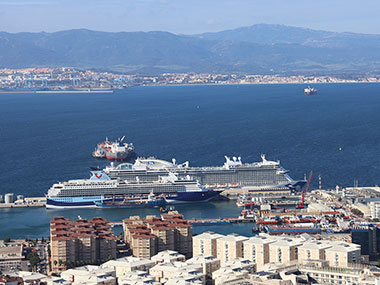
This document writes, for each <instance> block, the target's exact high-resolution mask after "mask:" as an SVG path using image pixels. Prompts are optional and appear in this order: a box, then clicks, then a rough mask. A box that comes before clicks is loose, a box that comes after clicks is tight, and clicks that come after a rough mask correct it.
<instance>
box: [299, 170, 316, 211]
mask: <svg viewBox="0 0 380 285" xmlns="http://www.w3.org/2000/svg"><path fill="white" fill-rule="evenodd" d="M312 176H313V170H310V173H309V178H308V179H307V183H306V187H305V190H303V191H302V196H301V197H302V198H301V202H300V203H298V204H297V208H298V209H303V208H304V207H305V194H306V192H307V191H308V190H309V186H310V181H311V177H312Z"/></svg>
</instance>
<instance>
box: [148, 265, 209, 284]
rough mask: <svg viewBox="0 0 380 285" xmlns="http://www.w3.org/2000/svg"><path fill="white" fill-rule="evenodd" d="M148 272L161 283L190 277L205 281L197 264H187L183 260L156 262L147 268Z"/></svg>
mask: <svg viewBox="0 0 380 285" xmlns="http://www.w3.org/2000/svg"><path fill="white" fill-rule="evenodd" d="M149 273H150V274H151V275H152V276H154V277H155V279H156V280H157V281H158V282H161V283H165V282H168V281H170V280H172V279H175V280H178V279H180V280H182V279H191V280H199V281H201V282H202V283H205V274H203V268H202V266H201V265H198V264H187V263H185V262H169V263H158V264H156V265H155V266H153V267H152V268H151V269H149Z"/></svg>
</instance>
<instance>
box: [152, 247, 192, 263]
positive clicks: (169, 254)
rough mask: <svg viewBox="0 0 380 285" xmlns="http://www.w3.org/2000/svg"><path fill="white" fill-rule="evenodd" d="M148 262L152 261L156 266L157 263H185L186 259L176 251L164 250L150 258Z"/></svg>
mask: <svg viewBox="0 0 380 285" xmlns="http://www.w3.org/2000/svg"><path fill="white" fill-rule="evenodd" d="M150 260H152V261H154V263H155V264H157V263H167V262H174V261H185V260H186V258H185V256H184V255H183V254H180V253H178V252H176V251H173V250H165V251H161V252H159V253H157V254H156V255H154V256H152V257H151V259H150Z"/></svg>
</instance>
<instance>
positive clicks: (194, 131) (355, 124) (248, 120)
mask: <svg viewBox="0 0 380 285" xmlns="http://www.w3.org/2000/svg"><path fill="white" fill-rule="evenodd" d="M304 87H305V86H304V85H257V86H254V85H238V86H171V87H136V88H129V89H127V90H123V91H118V92H116V93H114V94H0V145H1V149H2V151H1V155H0V162H1V163H0V193H1V194H4V193H8V192H13V193H15V194H23V195H25V196H42V195H44V194H45V193H46V192H47V190H48V188H49V187H50V186H51V185H52V184H53V183H54V182H56V181H64V180H67V179H75V178H86V177H88V175H89V167H90V166H101V167H102V166H104V165H106V162H104V161H99V160H95V159H93V158H92V157H91V152H92V151H93V149H94V147H95V146H96V143H97V142H99V141H102V140H104V139H105V137H108V138H110V139H116V138H117V137H121V136H124V135H125V136H126V139H127V141H130V142H133V143H134V144H135V147H136V150H137V152H138V154H139V155H141V156H149V155H155V156H157V157H159V158H162V159H168V160H171V159H172V158H173V157H175V158H176V159H177V161H178V162H183V161H186V160H189V161H190V165H194V166H203V165H221V164H223V162H224V158H223V156H224V155H229V156H241V157H242V160H243V161H246V162H253V161H259V160H260V154H262V153H265V154H266V155H267V158H268V159H271V160H280V161H281V164H282V166H283V167H285V168H286V169H288V170H290V176H291V177H293V178H294V179H302V178H303V176H304V173H308V172H309V171H310V170H313V172H314V174H315V176H317V175H318V174H321V176H322V184H323V187H325V188H333V187H335V185H342V186H350V185H352V184H353V181H354V179H357V180H358V181H359V185H366V186H372V185H376V184H380V175H379V174H380V148H379V147H380V112H379V110H380V85H379V84H326V85H325V84H318V85H315V87H317V88H318V90H319V94H318V95H317V96H305V95H303V88H304ZM313 186H314V187H316V186H317V179H314V181H313ZM211 205H212V207H211V206H210V207H204V206H183V207H185V209H182V211H184V212H185V215H186V216H188V217H192V216H194V217H195V216H197V215H199V217H209V216H215V215H216V217H217V216H218V214H219V213H220V215H222V213H223V211H224V210H225V209H229V210H228V211H230V212H229V213H231V215H232V214H233V215H235V216H236V215H237V214H238V212H239V209H236V208H235V207H234V206H233V203H225V202H224V203H213V204H211ZM205 208H206V209H205ZM94 211H95V210H94ZM139 211H141V210H139ZM144 211H145V210H144ZM65 213H66V214H65ZM65 213H63V214H65V215H71V216H72V217H74V218H75V217H76V216H77V215H81V216H85V217H86V212H83V211H82V210H80V211H79V210H78V211H71V212H70V213H67V212H65ZM98 213H99V211H98V212H92V211H91V212H87V215H88V216H89V217H90V216H92V215H98ZM144 213H145V212H143V213H142V214H144ZM60 214H62V213H60ZM52 215H54V214H53V212H46V210H45V209H32V210H31V209H24V210H15V209H12V210H0V236H4V235H11V236H26V235H31V236H42V235H47V233H48V230H47V221H48V220H49V219H50V218H51V216H52ZM124 215H129V214H128V213H125V212H120V211H116V212H112V213H111V212H108V213H104V216H105V217H107V218H109V219H111V220H121V219H122V218H123V217H124ZM26 217H27V218H26ZM26 219H27V220H28V221H27V222H26ZM29 220H30V221H29ZM236 227H240V225H239V226H236ZM199 228H200V227H199ZM219 228H220V227H219ZM244 231H246V230H244Z"/></svg>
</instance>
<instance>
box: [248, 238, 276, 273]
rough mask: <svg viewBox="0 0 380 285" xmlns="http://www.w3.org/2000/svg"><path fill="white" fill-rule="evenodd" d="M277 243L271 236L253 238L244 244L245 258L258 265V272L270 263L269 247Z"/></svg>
mask: <svg viewBox="0 0 380 285" xmlns="http://www.w3.org/2000/svg"><path fill="white" fill-rule="evenodd" d="M275 241H276V239H274V238H272V237H270V236H269V235H258V236H255V237H251V238H250V239H248V240H246V241H244V242H243V244H244V258H246V259H249V260H251V261H252V262H253V263H255V264H256V267H257V270H260V268H261V267H262V266H263V265H264V264H267V263H269V260H270V256H269V245H270V244H271V243H274V242H275Z"/></svg>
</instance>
